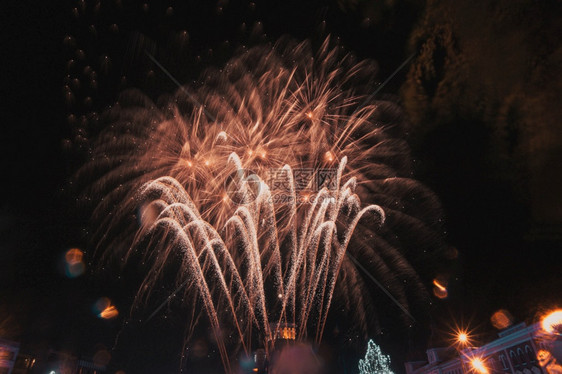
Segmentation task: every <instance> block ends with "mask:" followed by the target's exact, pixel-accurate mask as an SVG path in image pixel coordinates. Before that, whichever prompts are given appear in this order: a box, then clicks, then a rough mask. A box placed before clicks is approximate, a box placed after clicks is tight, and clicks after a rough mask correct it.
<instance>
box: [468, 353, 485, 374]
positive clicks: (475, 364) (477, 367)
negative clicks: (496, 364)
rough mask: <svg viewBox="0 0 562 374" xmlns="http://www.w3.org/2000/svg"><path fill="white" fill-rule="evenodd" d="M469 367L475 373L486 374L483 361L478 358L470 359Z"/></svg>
mask: <svg viewBox="0 0 562 374" xmlns="http://www.w3.org/2000/svg"><path fill="white" fill-rule="evenodd" d="M470 365H471V366H472V369H473V370H474V371H475V372H477V373H480V374H488V368H487V367H486V365H485V364H484V361H483V360H482V359H481V358H479V357H475V358H472V359H471V360H470Z"/></svg>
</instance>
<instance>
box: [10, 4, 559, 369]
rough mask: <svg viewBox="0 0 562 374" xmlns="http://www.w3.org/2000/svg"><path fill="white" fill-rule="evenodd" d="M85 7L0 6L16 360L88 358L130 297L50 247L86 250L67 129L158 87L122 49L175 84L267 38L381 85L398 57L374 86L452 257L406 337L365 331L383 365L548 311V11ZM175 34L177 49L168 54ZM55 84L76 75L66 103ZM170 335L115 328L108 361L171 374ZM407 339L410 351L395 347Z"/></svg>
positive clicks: (554, 183) (554, 200)
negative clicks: (369, 62)
mask: <svg viewBox="0 0 562 374" xmlns="http://www.w3.org/2000/svg"><path fill="white" fill-rule="evenodd" d="M96 4H97V2H96V1H94V0H87V1H84V2H81V1H68V2H64V3H61V4H58V5H57V6H55V5H53V4H47V2H38V3H37V4H24V3H23V2H11V3H9V4H4V6H3V13H4V14H5V15H6V16H7V17H6V21H5V22H3V26H2V29H3V32H2V37H3V43H2V44H3V50H4V54H3V56H4V58H3V60H4V62H5V63H6V64H4V63H3V65H4V66H5V67H4V68H3V69H2V73H3V74H2V85H1V90H2V103H3V108H2V125H3V130H2V147H1V150H2V156H3V157H2V161H3V162H2V174H1V175H2V176H3V178H2V186H3V188H2V191H3V192H2V202H1V204H0V238H1V241H0V284H1V285H2V286H1V287H0V313H1V314H0V329H2V330H0V335H4V336H7V337H12V338H14V339H18V340H21V341H22V342H23V343H24V346H26V347H29V350H38V349H39V348H40V347H46V346H50V347H53V348H56V349H64V350H69V351H72V352H74V353H76V354H78V355H86V356H88V355H89V356H91V355H93V354H94V353H95V352H96V351H97V350H99V349H100V347H101V345H103V346H105V347H107V348H108V349H109V348H111V347H113V344H114V340H115V337H116V335H117V333H118V332H119V331H124V330H123V329H122V328H121V326H122V323H123V321H124V319H123V317H122V316H120V317H119V318H118V319H117V320H113V321H103V320H100V319H98V318H97V317H96V316H95V315H94V313H93V312H92V305H93V304H94V303H95V301H96V300H97V299H98V298H99V297H102V296H108V297H110V298H112V299H113V300H114V302H115V303H116V305H117V306H118V307H121V306H122V307H123V311H122V315H126V314H127V312H126V310H127V306H128V305H129V304H130V302H131V298H132V297H133V295H134V290H129V289H128V288H127V287H126V285H125V286H123V285H121V284H120V283H119V282H118V281H116V280H115V279H114V273H111V271H113V270H111V271H106V272H102V271H94V270H95V269H94V267H93V266H89V267H88V271H87V272H86V273H85V275H83V276H82V277H80V278H77V279H68V278H67V277H66V276H65V275H64V274H63V273H61V271H60V261H61V256H63V254H64V253H65V251H66V250H68V249H69V248H71V247H79V248H84V249H88V252H87V256H88V258H89V259H91V251H90V250H89V249H90V248H92V243H89V241H88V234H87V232H88V231H87V227H88V224H89V223H88V212H87V210H84V209H80V208H79V207H78V206H77V204H76V197H77V192H76V191H75V190H74V188H73V187H72V185H70V184H69V181H70V180H71V177H72V175H73V173H74V172H75V171H76V168H77V167H78V166H79V165H80V164H81V163H82V162H83V153H81V152H80V151H79V149H78V150H77V149H76V148H75V147H74V148H73V147H70V148H69V147H65V144H66V143H65V139H73V140H75V139H76V135H80V134H76V133H73V128H74V127H73V123H72V121H79V118H80V116H81V115H83V114H87V113H91V112H92V111H95V112H99V111H102V110H103V109H104V108H105V107H106V106H107V105H110V104H111V103H113V102H114V101H115V100H116V97H117V94H118V92H119V91H120V90H121V89H123V88H125V87H131V86H137V87H140V88H142V89H144V90H146V91H147V92H149V93H150V95H151V96H153V97H157V96H158V95H159V94H161V93H164V92H166V91H168V92H169V91H170V90H172V89H173V88H174V86H173V84H172V83H171V82H168V81H166V80H165V79H164V78H163V77H162V76H160V75H158V73H157V72H155V78H150V76H149V77H148V78H147V73H148V71H149V70H150V68H151V67H150V66H149V65H146V66H143V65H142V62H143V61H144V60H143V59H139V58H138V56H137V55H136V46H138V44H139V43H143V46H144V47H146V46H148V47H150V48H153V49H154V51H156V52H157V53H158V55H159V56H160V57H161V58H162V59H164V62H165V63H166V64H167V65H166V66H167V67H168V68H169V69H170V70H171V71H173V72H174V74H175V75H176V76H177V78H178V79H179V80H180V81H182V82H187V81H190V80H193V79H196V78H197V76H198V74H199V73H200V72H201V71H202V70H203V69H204V68H205V67H206V66H209V65H211V66H221V65H222V64H224V63H225V62H226V61H227V59H228V58H229V57H231V56H232V54H233V51H234V50H235V49H236V47H237V46H239V45H241V44H245V45H257V44H259V43H261V42H267V41H270V42H271V41H275V40H276V39H277V38H279V37H280V36H282V35H289V36H291V37H293V38H295V39H297V40H302V39H305V38H310V39H311V40H312V42H313V44H314V43H318V42H319V41H321V40H323V38H324V37H325V36H326V35H327V34H331V35H332V36H333V37H340V38H341V44H342V45H343V46H344V47H345V48H346V49H347V50H348V51H350V52H353V53H355V54H356V55H358V56H359V57H361V58H372V59H375V60H376V61H377V62H378V63H379V65H380V73H379V74H380V78H381V80H382V79H384V78H386V77H387V76H388V75H390V74H391V73H392V72H393V71H394V69H396V68H397V67H398V66H399V65H400V64H401V63H402V62H403V61H404V60H405V59H406V58H407V57H408V56H410V55H411V54H412V53H415V58H414V59H413V61H412V62H411V63H410V64H409V65H408V66H407V67H406V68H405V69H403V70H402V71H401V72H399V73H398V74H397V75H396V76H395V77H394V78H393V80H392V81H391V82H390V83H389V84H388V86H387V87H386V89H385V91H386V93H387V94H392V95H394V96H393V97H395V98H397V99H398V100H399V102H400V103H401V105H402V106H403V108H404V110H405V113H406V115H407V116H408V118H409V120H410V122H411V131H410V133H409V135H408V141H409V142H410V145H411V146H412V149H413V154H414V157H415V159H416V165H417V166H416V172H417V174H416V175H417V177H418V179H420V180H421V181H423V182H424V183H426V184H427V185H428V186H429V187H430V188H432V189H433V190H434V191H435V193H436V194H437V196H438V197H439V199H440V200H441V201H442V203H443V207H444V211H445V215H446V217H447V224H446V226H447V232H448V236H447V241H448V242H449V244H450V245H451V246H453V247H455V248H457V249H458V251H459V257H458V259H457V261H456V262H455V265H454V266H453V267H452V268H451V269H450V277H449V297H448V298H447V299H444V300H439V299H435V307H434V310H433V311H432V313H431V319H430V320H429V321H424V323H422V325H423V326H424V327H423V328H420V330H423V331H421V332H419V333H414V334H409V335H408V334H407V333H405V332H404V330H405V329H404V328H402V327H395V326H390V327H389V328H388V331H387V335H386V336H385V337H380V341H382V344H383V350H384V348H385V346H386V347H387V350H388V351H389V352H396V357H397V358H396V362H397V365H396V368H397V369H398V370H401V365H400V362H401V360H403V359H404V358H405V357H410V358H412V357H415V356H416V355H419V354H423V349H424V348H425V347H426V344H427V339H428V337H429V336H431V340H432V341H435V342H437V341H439V340H440V337H441V336H443V335H444V334H445V333H446V332H447V331H448V329H449V328H450V327H451V325H454V324H455V323H461V321H464V323H468V321H472V322H471V326H472V327H474V328H476V329H477V330H478V331H479V332H480V333H482V334H484V335H485V334H486V333H487V332H490V331H492V332H493V331H494V329H493V327H492V325H491V324H490V322H489V318H490V316H491V314H492V313H493V312H494V311H496V310H498V309H506V310H508V311H510V312H511V313H512V314H513V316H514V318H515V319H516V320H526V321H528V322H530V321H533V320H535V319H536V318H537V316H538V315H539V313H540V312H541V311H543V310H545V309H548V308H549V307H552V306H555V305H558V306H560V305H562V299H561V296H560V295H561V294H562V293H560V292H559V290H560V287H561V286H562V277H561V276H560V266H561V265H560V264H561V260H562V252H561V251H560V249H562V246H561V244H562V230H561V228H562V205H561V203H562V198H561V196H562V195H561V194H560V191H561V188H560V187H561V183H560V182H561V180H562V173H561V167H560V165H561V163H562V128H561V125H560V123H561V122H560V120H559V119H560V115H562V113H561V109H560V108H562V106H561V105H560V99H559V97H560V93H561V87H562V81H561V80H562V74H561V72H562V70H561V68H560V67H561V62H562V57H561V56H562V47H561V45H560V41H559V39H558V38H556V35H561V34H562V30H560V27H561V26H560V25H562V22H560V20H561V12H560V10H561V9H560V7H561V6H560V2H556V1H544V2H540V3H538V2H535V1H530V0H529V1H523V0H522V1H516V2H513V1H507V0H506V1H494V2H489V3H488V2H483V1H476V2H473V1H458V2H455V3H454V4H448V2H440V1H431V2H428V3H427V4H426V3H423V2H414V1H400V0H397V1H353V0H349V1H346V0H339V1H307V2H301V1H270V2H267V3H266V2H263V3H260V2H255V3H251V2H249V1H219V2H203V1H189V2H179V1H173V0H169V1H162V2H148V4H149V9H148V10H147V11H145V10H143V7H142V4H143V3H142V2H137V3H135V2H131V1H126V0H121V1H114V0H111V1H107V2H106V1H102V2H101V6H100V10H99V11H96ZM169 7H172V8H171V9H172V10H169ZM74 8H76V9H77V11H78V16H77V17H76V16H75V14H74V11H73V9H74ZM96 12H97V13H96ZM323 21H326V22H325V23H323ZM257 22H261V23H260V24H258V23H257ZM243 23H245V25H246V28H245V29H244V28H242V24H243ZM114 24H115V25H117V27H114V26H113V25H114ZM253 29H256V30H257V31H255V32H253V31H252V30H253ZM183 30H185V31H187V32H188V34H189V40H188V41H184V42H181V40H179V39H178V35H181V32H182V31H183ZM68 36H71V37H72V38H71V39H68V38H67V37H68ZM225 40H229V43H228V44H225V43H224V41H225ZM182 43H183V44H182ZM180 47H181V48H180ZM210 49H212V53H209V50H210ZM78 50H82V51H83V52H84V57H83V58H81V57H79V55H78V54H79V53H80V52H77V51H78ZM77 53H78V54H77ZM104 56H107V57H109V60H108V61H109V63H104V61H106V60H104ZM71 59H72V60H74V65H73V66H71V67H69V65H68V61H69V60H71ZM139 61H140V62H141V63H140V65H139V64H138V63H139ZM87 66H90V67H91V69H92V70H95V71H96V74H97V75H96V79H95V80H96V82H97V83H96V87H93V86H92V85H91V84H90V83H91V82H90V81H91V79H90V80H88V79H86V78H84V76H85V75H86V74H90V71H89V70H88V71H85V70H84V69H86V67H87ZM104 71H107V72H104ZM68 74H70V75H71V76H72V77H75V76H78V77H80V79H82V82H81V85H82V87H81V89H80V90H75V91H77V93H76V94H75V98H74V100H73V102H72V103H71V104H70V105H69V104H68V103H67V102H66V100H65V92H66V91H65V89H64V86H65V85H66V84H72V82H68V81H65V77H66V76H67V75H68ZM123 75H126V76H127V81H126V82H123V81H122V80H121V78H122V76H123ZM89 84H90V85H89ZM88 97H89V98H91V102H89V101H87V98H88ZM71 114H73V115H75V116H76V118H75V119H74V120H73V119H72V118H71V120H70V121H69V118H68V117H69V115H71ZM73 143H74V144H77V143H78V144H79V142H76V141H73ZM122 286H123V287H122ZM129 291H130V292H129ZM177 331H178V329H176V328H174V327H173V323H168V322H165V321H161V320H158V321H156V322H154V323H153V325H150V326H137V327H135V328H129V329H127V330H125V331H124V333H123V336H125V338H126V339H129V340H128V341H129V342H131V343H130V347H132V348H130V349H129V350H127V349H124V350H123V349H122V348H120V349H121V350H119V349H118V350H116V351H115V352H112V353H114V357H118V359H117V363H114V364H115V365H116V366H115V367H118V366H119V367H125V368H129V367H130V368H131V372H137V371H139V370H140V369H138V366H135V364H134V363H131V361H135V360H140V362H142V359H139V356H138V354H137V355H136V356H135V355H133V358H131V357H130V352H131V351H133V350H134V351H136V352H143V351H150V352H153V353H151V354H148V357H149V359H148V358H145V361H150V362H152V363H154V365H160V366H156V367H167V368H168V369H169V370H171V371H173V370H174V368H177V363H176V362H172V363H170V362H168V361H169V359H170V358H171V359H174V358H177V355H174V354H172V353H169V352H171V351H173V350H174V349H175V348H174V347H181V334H178V332H177ZM408 339H409V340H410V341H411V340H414V341H413V342H411V346H410V347H404V345H406V344H405V342H406V341H408ZM133 342H134V344H133ZM178 350H179V349H178ZM158 360H160V361H158ZM167 360H168V361H167ZM163 362H166V363H165V364H164V363H163ZM162 365H164V366H162ZM166 365H167V366H166ZM147 370H151V369H147Z"/></svg>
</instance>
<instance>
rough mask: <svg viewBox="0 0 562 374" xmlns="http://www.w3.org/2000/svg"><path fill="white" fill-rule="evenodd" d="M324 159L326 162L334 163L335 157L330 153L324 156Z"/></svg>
mask: <svg viewBox="0 0 562 374" xmlns="http://www.w3.org/2000/svg"><path fill="white" fill-rule="evenodd" d="M324 157H326V160H328V161H329V162H332V161H334V155H333V154H332V152H330V151H328V152H326V154H325V155H324Z"/></svg>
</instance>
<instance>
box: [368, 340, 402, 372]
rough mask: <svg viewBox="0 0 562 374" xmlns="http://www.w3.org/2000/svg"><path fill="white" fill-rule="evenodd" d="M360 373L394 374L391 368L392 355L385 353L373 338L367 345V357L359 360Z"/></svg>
mask: <svg viewBox="0 0 562 374" xmlns="http://www.w3.org/2000/svg"><path fill="white" fill-rule="evenodd" d="M359 374H394V373H393V372H392V370H390V356H388V355H384V354H383V353H382V352H381V349H380V347H379V346H378V345H376V344H375V342H374V341H372V340H369V344H368V345H367V353H366V354H365V358H364V359H362V360H359Z"/></svg>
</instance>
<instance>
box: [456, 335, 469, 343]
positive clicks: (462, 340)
mask: <svg viewBox="0 0 562 374" xmlns="http://www.w3.org/2000/svg"><path fill="white" fill-rule="evenodd" d="M457 341H458V342H459V343H461V344H466V343H468V335H467V334H466V332H461V333H459V335H458V336H457Z"/></svg>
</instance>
